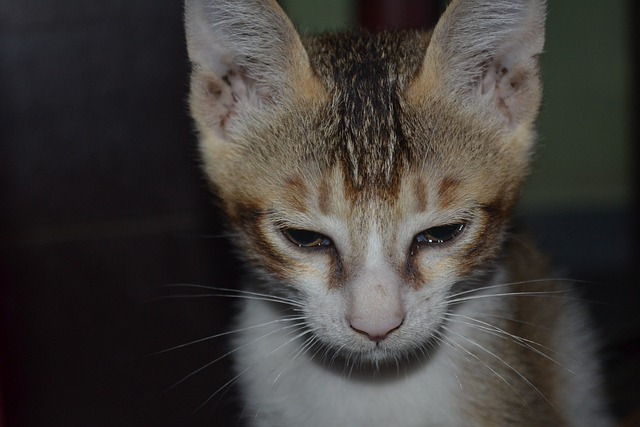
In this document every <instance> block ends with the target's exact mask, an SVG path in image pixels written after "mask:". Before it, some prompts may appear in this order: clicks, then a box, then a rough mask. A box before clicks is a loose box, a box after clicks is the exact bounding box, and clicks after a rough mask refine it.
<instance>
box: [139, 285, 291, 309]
mask: <svg viewBox="0 0 640 427" xmlns="http://www.w3.org/2000/svg"><path fill="white" fill-rule="evenodd" d="M171 288H190V289H204V290H208V291H215V292H221V293H215V294H193V295H165V296H160V297H155V298H151V299H149V300H147V301H157V300H161V299H167V298H172V297H183V298H187V297H198V296H204V297H222V298H242V296H245V297H247V299H256V300H260V301H272V302H281V303H283V304H289V305H292V306H295V307H300V308H302V307H303V304H302V303H301V302H300V301H296V300H294V299H291V298H286V297H283V296H279V295H272V294H265V293H261V292H252V291H246V290H242V289H229V288H219V287H215V286H206V285H197V284H190V283H183V284H171V285H160V286H156V287H155V288H154V289H171ZM225 292H226V293H225ZM251 297H256V298H251Z"/></svg>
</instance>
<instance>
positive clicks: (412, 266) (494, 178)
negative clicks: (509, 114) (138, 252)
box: [224, 100, 523, 360]
mask: <svg viewBox="0 0 640 427" xmlns="http://www.w3.org/2000/svg"><path fill="white" fill-rule="evenodd" d="M329 102H330V101H329ZM402 102H403V103H405V104H406V106H405V109H406V110H408V111H407V113H406V114H401V115H400V117H399V118H398V120H399V122H400V123H401V127H404V125H403V124H404V123H407V122H408V121H410V120H412V118H413V117H415V116H416V115H418V114H419V115H421V116H423V117H425V116H426V111H427V110H428V105H426V102H425V103H424V104H422V105H416V106H410V105H409V101H407V100H403V101H402ZM327 110H328V109H327V106H326V105H324V106H323V105H317V107H316V111H315V114H317V115H318V116H319V115H321V114H325V115H324V119H323V120H318V119H313V118H309V117H307V118H305V117H304V116H303V115H304V114H309V115H310V116H313V114H310V113H309V112H310V111H313V110H312V106H311V105H309V106H308V107H307V108H300V109H298V111H300V112H301V113H300V117H299V119H298V120H299V121H300V122H307V123H308V125H307V127H306V128H305V129H304V131H303V132H300V133H296V132H295V131H292V129H293V128H292V127H291V126H287V125H285V126H283V127H282V128H280V129H278V128H276V127H275V126H274V125H273V124H270V125H269V129H266V127H265V129H261V130H259V131H256V132H253V133H252V134H255V135H265V133H266V132H268V131H270V132H273V133H274V134H273V135H270V136H269V137H268V138H267V139H266V140H264V141H263V140H255V141H247V142H246V143H243V144H242V146H245V147H251V148H247V152H241V153H238V154H237V164H235V165H234V167H233V169H234V170H236V171H237V178H235V180H234V181H235V183H236V184H235V185H237V188H235V189H233V190H231V191H232V192H233V193H235V196H234V197H228V198H225V199H224V202H225V205H226V207H227V210H228V212H229V217H230V218H232V219H233V220H232V221H233V228H234V229H235V230H237V231H238V234H237V237H236V239H237V240H236V243H238V244H239V245H240V246H241V253H242V254H243V255H244V256H245V257H246V258H247V259H248V260H249V262H250V263H252V264H253V266H254V267H255V268H257V269H259V270H260V272H261V274H262V276H263V277H268V282H269V283H268V284H267V285H266V288H265V289H266V290H267V291H272V292H273V291H275V292H283V291H284V292H286V293H287V294H288V295H289V296H294V297H295V298H297V299H299V300H301V301H304V307H305V308H304V311H305V317H306V319H307V325H308V327H309V328H310V329H312V330H313V331H314V333H315V334H316V335H317V336H318V338H319V339H320V340H321V341H322V342H323V343H325V344H327V345H331V346H332V348H333V349H339V350H340V351H341V352H344V353H346V354H348V355H349V356H350V357H353V356H354V355H357V356H358V357H362V358H364V359H366V360H379V359H388V358H391V357H395V356H397V355H398V354H400V353H406V352H408V351H418V350H419V347H416V345H418V343H424V342H427V341H428V339H429V338H430V337H432V335H433V334H434V333H436V332H437V328H438V326H439V324H440V322H441V321H442V319H443V315H444V312H445V311H446V310H447V304H446V302H445V298H446V297H447V296H448V295H450V294H451V293H452V292H453V290H454V289H455V286H456V285H457V284H459V283H460V282H467V281H469V280H471V279H473V278H478V276H479V275H482V274H483V273H485V272H486V271H487V270H490V269H491V261H492V260H493V258H494V257H495V256H496V255H497V254H498V252H499V250H500V245H501V243H502V240H503V238H504V233H505V228H506V226H507V218H508V214H509V211H510V209H511V205H512V203H513V200H514V199H515V192H516V191H517V187H518V184H519V180H520V179H521V178H522V176H521V175H520V176H518V175H516V174H515V173H514V172H513V170H512V168H515V167H517V166H518V165H517V164H515V162H513V161H511V160H509V159H508V158H507V156H506V155H505V154H504V153H501V151H500V149H499V147H500V142H499V141H496V140H495V135H496V132H489V133H488V135H480V134H478V132H477V131H476V132H474V131H472V129H471V128H470V129H464V128H463V127H462V126H457V127H456V128H455V131H452V130H451V129H449V128H443V129H441V130H438V129H437V127H436V126H435V125H433V126H430V122H429V121H427V120H425V122H424V123H423V124H420V125H416V124H415V123H414V124H413V125H411V126H413V128H414V129H413V130H412V133H411V136H407V135H404V136H401V135H394V136H393V138H396V139H400V138H401V137H402V138H415V139H412V140H407V141H405V142H404V143H405V144H407V145H409V146H412V147H416V148H415V150H413V151H411V152H408V153H404V154H399V155H398V156H400V155H404V156H406V157H405V158H404V159H403V160H399V161H398V162H397V163H395V164H393V169H392V177H393V178H392V179H387V178H386V177H385V170H384V167H383V166H382V165H383V164H381V167H380V168H379V169H377V170H373V171H369V172H361V174H362V175H364V176H365V177H366V179H363V184H361V185H359V184H358V181H357V177H356V176H355V174H354V171H353V167H352V163H350V162H351V160H349V152H348V151H347V149H346V148H345V149H344V150H343V151H340V150H336V151H335V152H332V148H331V147H332V146H336V145H338V146H339V143H338V141H335V140H332V139H331V136H330V135H328V134H327V130H326V127H323V126H322V123H326V117H327V116H326V111H327ZM427 117H428V116H427ZM332 120H338V118H336V117H334V118H333V119H332ZM431 120H432V122H431V123H434V124H436V123H437V122H438V118H436V117H433V118H432V119H431ZM450 122H451V121H450V120H449V123H450ZM314 124H317V125H315V126H314ZM406 127H409V124H407V125H406ZM334 137H335V136H334ZM269 141H278V143H277V144H273V145H271V143H270V142H269ZM284 141H286V143H283V142H284ZM370 142H371V149H373V150H375V149H376V146H375V143H376V142H377V143H379V144H384V138H382V137H379V138H378V139H377V140H375V141H370ZM258 145H260V146H261V147H262V148H261V151H262V152H263V154H262V155H261V156H259V157H258V158H257V159H256V158H254V159H252V160H251V161H247V159H248V158H249V157H252V156H253V155H255V151H254V149H253V148H252V147H255V146H258ZM470 147H475V148H473V150H472V151H471V152H470V150H469V148H470ZM456 151H457V152H456ZM319 153H322V154H321V155H320V154H319ZM330 153H333V154H330ZM363 156H366V154H363ZM409 156H413V157H414V160H413V162H412V163H409ZM356 160H360V161H361V162H368V163H365V164H369V165H370V164H371V163H372V161H371V160H370V159H366V157H365V158H364V159H356ZM492 162H496V163H498V164H500V165H502V166H501V167H504V170H501V169H500V167H498V166H496V165H492ZM284 165H286V167H285V166H284ZM519 170H520V172H519V173H520V174H522V173H523V171H522V168H520V169H519ZM367 174H371V175H367ZM501 175H502V176H501ZM507 176H510V177H511V178H513V180H511V179H505V178H506V177H507ZM372 183H375V184H372Z"/></svg>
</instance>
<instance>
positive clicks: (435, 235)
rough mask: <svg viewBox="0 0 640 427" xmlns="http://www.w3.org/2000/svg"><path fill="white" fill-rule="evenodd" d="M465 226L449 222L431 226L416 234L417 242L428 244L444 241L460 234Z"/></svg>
mask: <svg viewBox="0 0 640 427" xmlns="http://www.w3.org/2000/svg"><path fill="white" fill-rule="evenodd" d="M463 228H464V224H447V225H439V226H437V227H431V228H428V229H426V230H425V231H423V232H422V233H420V234H418V235H417V236H416V242H418V243H428V244H438V243H444V242H447V241H449V240H451V239H453V238H454V237H456V236H457V235H458V234H460V232H461V231H462V229H463Z"/></svg>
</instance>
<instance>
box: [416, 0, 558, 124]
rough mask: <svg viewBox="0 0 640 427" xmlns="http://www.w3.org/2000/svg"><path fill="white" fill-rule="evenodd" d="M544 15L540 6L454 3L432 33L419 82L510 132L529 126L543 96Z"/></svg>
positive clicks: (539, 0) (539, 1)
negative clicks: (484, 112)
mask: <svg viewBox="0 0 640 427" xmlns="http://www.w3.org/2000/svg"><path fill="white" fill-rule="evenodd" d="M545 9H546V8H545V1H544V0H482V1H470V0H459V1H455V0H454V1H453V2H452V4H451V5H450V6H449V8H448V9H447V10H446V12H445V13H444V15H443V16H442V18H441V19H440V21H439V22H438V24H437V25H436V27H435V29H434V32H433V35H432V38H431V43H430V45H429V47H428V49H427V53H426V56H425V62H424V66H423V73H422V76H423V79H435V80H437V81H439V83H441V84H444V89H445V90H446V92H447V93H448V94H451V95H453V96H455V97H457V98H459V99H463V100H471V101H472V102H473V101H478V102H480V105H481V106H482V108H485V109H486V108H489V109H490V111H492V113H493V114H495V115H497V116H498V117H499V118H501V119H502V120H503V123H506V124H507V125H508V127H509V128H511V129H513V128H515V127H517V126H518V125H520V124H531V123H532V122H533V121H534V120H535V117H536V115H537V111H538V107H539V104H540V99H541V96H542V88H541V84H540V78H539V66H538V56H539V55H540V53H542V49H543V45H544V20H545ZM431 81H433V80H431Z"/></svg>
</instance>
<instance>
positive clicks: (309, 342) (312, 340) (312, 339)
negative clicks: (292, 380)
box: [273, 335, 317, 385]
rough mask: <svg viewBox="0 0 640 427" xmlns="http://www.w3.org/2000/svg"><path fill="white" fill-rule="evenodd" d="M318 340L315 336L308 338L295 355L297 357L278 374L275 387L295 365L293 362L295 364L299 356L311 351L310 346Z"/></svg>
mask: <svg viewBox="0 0 640 427" xmlns="http://www.w3.org/2000/svg"><path fill="white" fill-rule="evenodd" d="M316 340H317V338H316V336H315V335H312V336H310V337H308V338H307V339H306V340H305V341H304V342H303V343H302V344H301V346H300V350H298V352H297V353H296V354H295V356H293V357H292V358H291V359H290V360H289V361H288V362H287V365H286V366H285V367H284V368H283V369H282V371H280V373H278V375H276V378H275V379H274V380H273V385H275V384H276V383H277V382H278V380H279V379H280V377H281V376H282V375H283V374H284V373H285V372H286V371H287V369H289V367H290V366H291V365H292V364H293V362H295V360H296V359H297V358H298V356H300V355H301V354H306V352H307V351H308V350H309V348H310V346H313V344H314V343H315V342H316Z"/></svg>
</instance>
